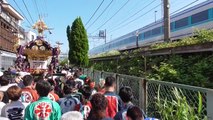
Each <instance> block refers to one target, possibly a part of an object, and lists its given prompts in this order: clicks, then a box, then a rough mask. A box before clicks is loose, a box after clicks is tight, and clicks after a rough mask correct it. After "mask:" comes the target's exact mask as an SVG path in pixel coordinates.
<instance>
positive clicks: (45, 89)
mask: <svg viewBox="0 0 213 120" xmlns="http://www.w3.org/2000/svg"><path fill="white" fill-rule="evenodd" d="M35 89H36V91H37V92H38V94H39V96H40V97H46V96H47V95H48V94H49V92H50V91H51V85H50V83H49V82H47V81H44V80H40V81H39V82H37V84H36V88H35Z"/></svg>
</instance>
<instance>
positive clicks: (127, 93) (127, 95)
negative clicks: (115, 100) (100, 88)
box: [119, 86, 133, 103]
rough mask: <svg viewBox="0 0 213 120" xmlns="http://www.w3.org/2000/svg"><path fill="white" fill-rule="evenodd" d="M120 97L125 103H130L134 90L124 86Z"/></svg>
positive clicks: (120, 91)
mask: <svg viewBox="0 0 213 120" xmlns="http://www.w3.org/2000/svg"><path fill="white" fill-rule="evenodd" d="M119 96H120V98H121V100H122V101H123V102H124V103H127V102H130V101H132V99H133V93H132V89H131V88H130V87H129V86H123V87H121V88H120V90H119Z"/></svg>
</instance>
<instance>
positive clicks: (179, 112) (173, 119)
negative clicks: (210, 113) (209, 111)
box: [156, 87, 207, 120]
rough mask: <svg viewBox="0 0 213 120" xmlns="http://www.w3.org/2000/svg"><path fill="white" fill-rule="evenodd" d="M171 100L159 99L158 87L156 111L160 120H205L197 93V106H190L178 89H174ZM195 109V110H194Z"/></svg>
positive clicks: (199, 96)
mask: <svg viewBox="0 0 213 120" xmlns="http://www.w3.org/2000/svg"><path fill="white" fill-rule="evenodd" d="M172 93H173V96H174V98H173V99H172V100H167V98H165V99H161V98H160V87H159V88H158V96H157V103H156V105H157V109H158V111H159V114H160V116H161V119H162V120H202V119H203V120H207V117H206V116H202V114H201V112H202V107H203V105H202V96H201V94H200V92H198V101H199V102H198V106H197V107H195V106H190V105H189V103H188V102H187V100H186V97H185V96H184V95H183V93H182V91H181V90H180V89H177V88H174V89H173V91H172ZM196 108H197V109H196Z"/></svg>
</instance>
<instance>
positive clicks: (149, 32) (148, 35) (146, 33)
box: [144, 30, 152, 39]
mask: <svg viewBox="0 0 213 120" xmlns="http://www.w3.org/2000/svg"><path fill="white" fill-rule="evenodd" d="M151 35H152V32H151V30H150V31H146V32H145V33H144V38H145V39H146V38H148V37H150V36H151Z"/></svg>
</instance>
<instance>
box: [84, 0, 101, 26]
mask: <svg viewBox="0 0 213 120" xmlns="http://www.w3.org/2000/svg"><path fill="white" fill-rule="evenodd" d="M103 3H104V0H102V2H101V3H100V5H99V6H98V8H97V9H96V10H95V12H94V13H93V14H92V16H91V17H90V19H89V20H88V21H87V22H86V24H85V26H86V25H87V24H88V23H89V22H90V20H91V19H92V18H93V17H94V16H95V14H96V12H97V11H98V10H99V8H100V7H101V6H102V4H103Z"/></svg>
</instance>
